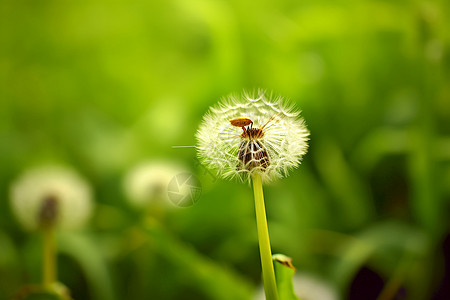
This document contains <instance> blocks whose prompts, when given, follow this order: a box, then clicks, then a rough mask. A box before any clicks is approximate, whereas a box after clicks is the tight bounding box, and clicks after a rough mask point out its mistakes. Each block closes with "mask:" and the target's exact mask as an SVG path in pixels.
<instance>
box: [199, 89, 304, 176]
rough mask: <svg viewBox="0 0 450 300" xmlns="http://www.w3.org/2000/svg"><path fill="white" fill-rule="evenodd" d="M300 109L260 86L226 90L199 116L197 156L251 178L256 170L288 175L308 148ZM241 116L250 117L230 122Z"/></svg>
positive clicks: (227, 173) (228, 173)
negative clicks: (250, 91) (251, 89)
mask: <svg viewBox="0 0 450 300" xmlns="http://www.w3.org/2000/svg"><path fill="white" fill-rule="evenodd" d="M299 114H300V112H299V111H296V110H295V109H294V107H292V106H288V105H287V104H286V103H285V102H284V101H283V99H282V98H280V97H275V98H273V97H272V96H271V95H266V93H265V92H263V91H258V92H257V93H256V94H255V95H250V94H248V93H245V92H244V93H243V94H242V96H241V97H235V96H228V97H227V98H226V99H224V100H223V101H222V102H221V103H219V104H218V105H217V106H215V107H212V108H211V109H210V111H209V112H208V113H207V114H206V115H205V116H204V118H203V121H202V124H201V125H200V128H199V130H198V132H197V141H198V146H197V148H198V156H199V158H200V161H201V162H202V163H203V164H205V165H206V166H207V167H209V168H211V169H214V170H216V171H217V173H218V175H219V176H221V177H223V178H239V179H240V180H249V179H250V178H251V177H252V176H253V175H254V174H256V173H259V174H261V175H262V178H263V180H264V181H265V182H268V181H271V180H273V179H275V178H281V177H284V176H287V175H288V172H289V170H290V169H292V168H295V167H297V166H298V165H299V164H300V162H301V158H302V156H303V155H304V154H305V153H306V151H307V149H308V144H307V141H308V136H309V131H308V130H307V128H306V126H305V123H304V121H303V119H302V118H300V117H299ZM239 118H243V119H250V120H251V121H252V122H253V123H252V124H250V125H247V126H244V127H237V126H236V124H237V123H239V122H237V121H236V122H234V121H233V122H230V121H232V120H235V119H239ZM232 123H234V124H232Z"/></svg>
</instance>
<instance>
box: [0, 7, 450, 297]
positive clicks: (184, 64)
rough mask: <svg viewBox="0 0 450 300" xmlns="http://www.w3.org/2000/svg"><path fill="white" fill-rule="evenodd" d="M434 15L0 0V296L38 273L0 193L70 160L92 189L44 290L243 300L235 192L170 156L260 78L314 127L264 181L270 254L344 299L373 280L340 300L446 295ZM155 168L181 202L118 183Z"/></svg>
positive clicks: (241, 222)
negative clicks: (143, 165)
mask: <svg viewBox="0 0 450 300" xmlns="http://www.w3.org/2000/svg"><path fill="white" fill-rule="evenodd" d="M449 11H450V4H449V2H448V1H442V0H441V1H438V0H431V1H425V0H423V1H399V0H397V1H382V0H379V1H356V0H353V1H326V0H324V1H294V0H282V1H258V2H253V1H241V0H239V1H238V0H224V1H206V0H191V1H185V0H164V1H162V0H156V1H142V0H137V1H123V0H122V1H120V0H119V1H101V0H96V1H84V2H83V1H81V2H80V1H72V2H70V1H10V0H6V1H1V2H0V166H1V168H0V192H1V200H0V299H2V300H3V299H9V298H10V296H11V295H13V294H15V293H16V292H17V291H19V290H20V287H21V286H22V285H25V284H29V283H38V282H39V281H40V276H41V270H40V267H41V251H42V250H41V244H40V243H41V240H40V237H39V235H37V234H29V233H26V232H24V231H23V230H21V229H20V227H19V225H18V223H17V221H16V220H15V219H14V218H13V216H12V213H11V208H10V205H9V189H10V185H11V183H12V181H13V180H14V179H15V178H17V177H18V176H19V175H20V174H21V173H22V172H23V171H25V170H26V169H28V168H30V167H33V166H35V165H40V164H43V163H58V164H63V165H69V166H71V167H73V168H75V169H76V170H77V171H78V172H79V173H80V174H83V175H84V177H85V179H86V180H87V181H88V182H90V184H91V186H92V188H93V190H94V191H95V202H96V208H95V214H94V216H93V218H92V220H91V222H90V224H89V226H87V227H86V228H85V229H84V230H82V231H79V232H74V233H72V232H63V231H61V232H60V233H59V246H60V247H59V249H60V252H59V257H58V259H59V279H60V281H61V282H63V283H64V284H65V285H66V286H68V287H69V288H70V289H71V291H72V296H73V297H74V298H75V299H85V300H89V299H92V300H94V299H95V300H114V299H150V298H152V299H224V300H225V299H253V297H254V295H255V294H256V291H257V290H258V289H259V285H260V265H259V256H258V244H257V240H256V228H255V226H256V225H255V220H254V208H253V200H252V192H251V190H250V187H249V186H247V185H245V184H244V185H243V184H239V183H237V182H227V181H222V180H215V178H214V177H213V176H211V174H209V173H206V172H205V169H204V168H202V166H201V165H199V164H198V161H197V160H196V159H195V155H196V153H195V149H194V148H172V146H175V145H194V144H195V139H194V135H195V131H196V129H197V126H198V124H199V122H200V120H201V118H202V115H203V114H204V113H205V112H206V111H207V109H208V107H209V106H210V105H212V104H215V103H216V102H217V101H218V100H219V98H220V97H221V96H224V95H227V94H228V93H230V92H240V91H241V90H242V89H243V88H248V89H253V88H259V87H262V88H267V89H269V90H274V91H275V92H276V93H278V94H281V95H283V96H285V97H287V98H289V99H291V100H292V101H293V102H294V103H296V104H297V105H298V107H300V108H301V109H302V110H303V117H304V118H305V120H306V122H307V125H308V128H309V130H310V131H311V142H310V150H309V153H308V154H307V155H306V156H305V158H304V161H303V164H302V165H301V167H300V168H299V169H298V170H296V171H295V172H292V174H291V176H290V177H288V178H287V179H284V180H281V181H278V182H277V183H275V184H273V185H271V186H267V187H265V195H266V205H267V213H268V218H269V229H270V234H271V240H272V247H273V250H274V252H275V253H277V252H280V253H285V254H287V255H289V256H291V257H292V258H293V259H294V263H295V266H296V267H297V269H299V270H302V271H306V272H308V273H311V274H315V275H316V276H318V277H321V278H322V279H323V280H325V281H327V282H329V284H330V286H331V287H332V288H335V289H336V290H337V291H338V292H339V294H340V295H341V296H342V297H343V299H346V298H348V297H349V295H350V296H352V295H355V290H356V291H358V289H359V290H363V291H366V292H367V293H369V292H370V291H371V290H373V288H374V287H375V288H376V284H375V283H374V282H372V281H370V280H369V281H366V282H363V283H364V284H363V285H365V286H363V287H361V286H358V285H357V284H356V283H358V282H361V281H360V280H357V279H358V276H359V275H358V274H362V273H361V272H365V271H364V270H366V271H367V270H369V271H370V272H371V274H375V277H376V278H378V279H379V281H380V282H381V285H380V287H379V289H378V290H377V289H376V290H375V292H374V294H370V295H366V296H362V298H351V297H350V299H375V297H376V295H377V294H378V293H380V291H381V290H383V291H382V294H381V296H382V297H384V298H383V299H393V296H394V295H395V294H397V298H396V299H431V298H432V297H433V295H435V297H436V298H435V299H445V298H439V297H446V296H445V295H447V296H448V284H449V283H448V282H447V283H444V282H443V281H442V280H443V278H444V272H445V271H446V272H447V276H448V272H449V270H448V269H447V270H445V265H444V255H443V246H442V245H443V244H444V241H445V237H446V236H447V235H448V233H449V229H450V226H449V219H450V213H449V211H450V205H449V203H450V201H449V199H450V184H449V182H450V122H449V120H450V76H449V75H450V74H449V73H450V30H449V28H450V18H448V12H449ZM153 159H154V160H159V159H165V160H172V161H173V162H174V163H178V164H184V165H186V166H187V167H188V168H190V170H191V172H193V173H194V174H196V175H197V177H198V178H199V180H200V182H201V184H202V188H203V191H202V195H201V198H200V199H199V201H198V203H197V204H196V205H194V206H192V207H189V208H183V209H169V208H167V206H164V205H154V206H152V207H149V209H148V210H147V211H145V213H144V211H143V210H142V211H140V210H136V209H134V208H133V206H132V205H130V204H129V203H128V202H127V199H126V196H125V193H124V191H123V189H122V187H123V180H124V177H125V175H126V174H127V172H128V171H129V170H130V169H132V168H133V167H134V166H135V165H137V164H139V163H140V162H142V161H149V160H153ZM447 244H448V238H447ZM447 247H448V246H447ZM447 268H448V257H447ZM447 278H448V277H447ZM445 286H447V290H445ZM446 293H447V294H446ZM360 295H361V294H360ZM402 297H403V298H402Z"/></svg>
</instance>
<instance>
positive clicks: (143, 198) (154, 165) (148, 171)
mask: <svg viewBox="0 0 450 300" xmlns="http://www.w3.org/2000/svg"><path fill="white" fill-rule="evenodd" d="M181 172H185V168H183V167H182V166H179V165H177V164H175V163H171V162H166V161H145V162H142V163H140V164H138V165H136V166H135V167H133V168H132V169H131V170H130V171H129V172H128V173H127V175H126V176H125V180H124V190H125V194H126V196H127V200H128V201H129V202H130V203H131V204H132V205H133V206H134V207H136V208H145V207H146V206H147V205H149V204H150V203H155V202H157V201H161V202H164V203H166V204H168V203H169V202H168V200H169V199H168V195H167V187H168V185H169V182H170V181H171V180H172V179H173V177H174V176H176V175H177V174H179V173H181Z"/></svg>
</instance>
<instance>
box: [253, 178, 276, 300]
mask: <svg viewBox="0 0 450 300" xmlns="http://www.w3.org/2000/svg"><path fill="white" fill-rule="evenodd" d="M252 179H253V191H254V193H255V210H256V226H257V229H258V241H259V252H260V255H261V266H262V276H263V282H264V291H265V293H266V300H278V292H277V284H276V281H275V272H274V268H273V261H272V250H271V249H270V239H269V229H268V227H267V217H266V208H265V206H264V194H263V188H262V180H261V175H260V174H255V175H254V176H253V178H252Z"/></svg>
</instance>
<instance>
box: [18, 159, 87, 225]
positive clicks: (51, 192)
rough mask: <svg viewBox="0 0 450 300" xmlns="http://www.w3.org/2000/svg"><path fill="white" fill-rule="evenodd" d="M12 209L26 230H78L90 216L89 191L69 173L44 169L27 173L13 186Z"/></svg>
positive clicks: (58, 167) (59, 169) (83, 182)
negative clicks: (47, 227)
mask: <svg viewBox="0 0 450 300" xmlns="http://www.w3.org/2000/svg"><path fill="white" fill-rule="evenodd" d="M10 200H11V208H12V210H13V213H14V214H15V216H16V217H17V219H18V221H19V222H20V223H21V225H22V226H23V227H24V228H25V229H27V230H37V229H39V228H42V227H46V226H52V227H58V228H63V229H72V228H76V227H79V226H81V225H82V224H84V223H85V222H86V220H87V219H88V218H89V217H90V215H91V212H92V200H91V190H90V188H89V186H88V185H87V183H86V182H85V181H84V180H83V179H82V178H81V177H80V176H79V175H78V174H76V173H75V172H74V171H72V170H71V169H68V168H65V167H60V166H45V167H38V168H35V169H30V170H28V171H26V172H25V173H23V174H22V175H21V176H20V177H19V178H18V179H17V180H16V181H14V182H13V184H12V185H11V189H10Z"/></svg>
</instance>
